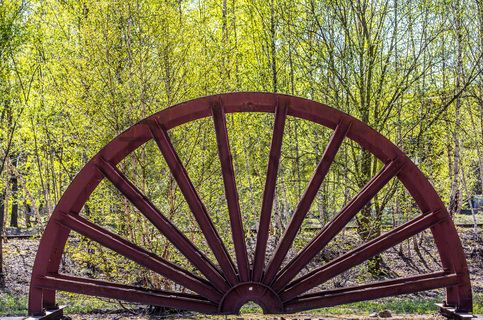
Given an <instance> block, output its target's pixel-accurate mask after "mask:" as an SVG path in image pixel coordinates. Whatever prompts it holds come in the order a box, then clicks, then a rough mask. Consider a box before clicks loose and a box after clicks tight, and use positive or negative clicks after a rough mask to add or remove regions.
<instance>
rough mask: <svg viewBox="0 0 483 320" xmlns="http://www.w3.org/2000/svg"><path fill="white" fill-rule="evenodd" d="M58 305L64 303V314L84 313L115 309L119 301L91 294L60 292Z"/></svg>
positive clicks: (117, 307)
mask: <svg viewBox="0 0 483 320" xmlns="http://www.w3.org/2000/svg"><path fill="white" fill-rule="evenodd" d="M58 300H59V302H58V303H59V305H65V306H66V308H65V313H66V314H86V313H93V312H96V311H98V310H117V309H119V303H117V302H115V301H110V300H104V299H100V298H95V297H91V296H86V295H81V294H75V293H68V292H62V293H59V296H58Z"/></svg>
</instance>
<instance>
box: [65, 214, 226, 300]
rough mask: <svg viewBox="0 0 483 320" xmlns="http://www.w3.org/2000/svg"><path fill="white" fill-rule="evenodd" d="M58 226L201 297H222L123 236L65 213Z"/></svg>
mask: <svg viewBox="0 0 483 320" xmlns="http://www.w3.org/2000/svg"><path fill="white" fill-rule="evenodd" d="M60 217H61V219H59V220H58V223H60V224H61V225H63V226H65V227H68V228H70V229H72V230H74V231H76V232H78V233H80V234H82V235H84V236H86V237H88V238H89V239H92V240H94V241H96V242H97V243H99V244H101V245H102V246H104V247H106V248H109V249H111V250H113V251H115V252H118V253H119V254H121V255H123V256H124V257H126V258H128V259H130V260H132V261H134V262H136V263H138V264H139V265H141V266H144V267H146V268H148V269H150V270H152V271H154V272H156V273H158V274H160V275H163V276H165V277H166V278H168V279H170V280H173V281H174V282H176V283H178V284H180V285H182V286H184V287H186V288H187V289H190V290H192V291H194V292H197V293H199V294H200V295H202V296H204V297H206V298H208V299H210V300H212V301H214V302H218V301H220V299H221V294H220V293H219V292H217V291H216V290H215V289H214V288H213V286H211V285H210V284H209V283H208V282H207V281H206V280H204V279H201V278H199V277H197V276H195V275H193V274H191V273H190V272H188V271H186V270H184V269H182V268H180V267H178V266H176V265H174V264H172V263H170V262H168V261H166V260H165V259H163V258H161V257H159V256H157V255H155V254H153V253H151V252H149V251H146V250H144V249H143V248H141V247H139V246H137V245H135V244H134V243H131V242H129V241H127V240H125V239H123V238H121V237H120V236H118V235H116V234H114V233H112V232H110V231H108V230H106V229H104V228H102V227H100V226H98V225H96V224H94V223H92V222H90V221H88V220H86V219H84V218H82V217H80V216H79V215H72V214H65V213H64V214H62V215H61V216H60Z"/></svg>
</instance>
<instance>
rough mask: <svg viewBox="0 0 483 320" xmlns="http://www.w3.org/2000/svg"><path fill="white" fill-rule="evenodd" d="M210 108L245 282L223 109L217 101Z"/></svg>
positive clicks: (246, 270) (244, 251) (243, 250)
mask: <svg viewBox="0 0 483 320" xmlns="http://www.w3.org/2000/svg"><path fill="white" fill-rule="evenodd" d="M212 109H213V121H214V125H215V132H216V141H217V144H218V153H219V157H220V161H221V171H222V175H223V183H224V185H225V195H226V201H227V204H228V212H229V214H230V223H231V232H232V236H233V245H234V247H235V254H236V260H237V265H238V271H239V273H240V280H241V281H243V282H245V281H248V277H249V267H248V256H247V246H246V243H245V232H244V230H243V221H242V217H241V212H240V202H239V200H238V192H237V190H236V181H235V170H234V169H233V159H232V156H231V152H230V143H229V141H228V131H227V129H226V117H225V111H224V109H223V106H222V105H221V104H219V103H215V104H214V105H213V108H212Z"/></svg>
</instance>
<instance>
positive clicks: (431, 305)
mask: <svg viewBox="0 0 483 320" xmlns="http://www.w3.org/2000/svg"><path fill="white" fill-rule="evenodd" d="M441 301H443V298H442V297H438V298H418V297H391V298H384V299H380V300H373V301H364V302H356V303H351V304H346V305H341V306H336V307H329V308H321V309H317V310H314V311H313V312H314V313H320V314H333V315H340V314H369V313H373V312H379V311H383V310H391V312H393V313H395V314H433V313H436V312H438V308H437V306H436V305H435V304H436V303H441ZM473 313H475V314H482V313H483V294H481V293H478V294H477V293H475V294H474V296H473Z"/></svg>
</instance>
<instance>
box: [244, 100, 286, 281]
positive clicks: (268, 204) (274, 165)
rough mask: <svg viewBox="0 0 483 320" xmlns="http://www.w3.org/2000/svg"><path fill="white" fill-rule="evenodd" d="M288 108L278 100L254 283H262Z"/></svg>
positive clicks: (255, 259) (254, 264) (259, 225)
mask: <svg viewBox="0 0 483 320" xmlns="http://www.w3.org/2000/svg"><path fill="white" fill-rule="evenodd" d="M287 111H288V107H287V105H286V104H285V103H280V101H279V100H278V99H277V106H276V108H275V122H274V125H273V134H272V145H271V147H270V154H269V158H268V168H267V177H266V181H265V189H264V190H263V202H262V211H261V213H260V222H259V224H258V233H257V244H256V247H255V258H254V261H253V276H252V280H253V281H257V282H258V281H260V279H261V278H262V273H263V266H264V264H265V252H266V250H267V241H268V231H269V228H270V220H271V216H272V207H273V198H274V196H275V185H276V184H277V173H278V167H279V164H280V154H281V151H282V138H283V131H284V129H285V118H286V117H287Z"/></svg>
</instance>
